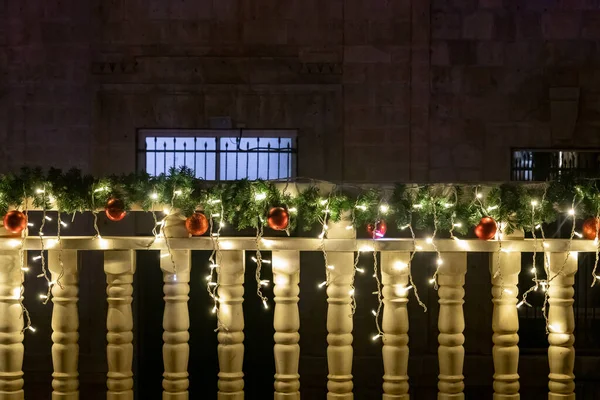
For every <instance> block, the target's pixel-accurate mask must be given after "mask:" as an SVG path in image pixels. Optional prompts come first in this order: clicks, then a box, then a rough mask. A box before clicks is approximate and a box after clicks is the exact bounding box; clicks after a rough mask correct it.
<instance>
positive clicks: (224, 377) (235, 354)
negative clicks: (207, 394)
mask: <svg viewBox="0 0 600 400" xmlns="http://www.w3.org/2000/svg"><path fill="white" fill-rule="evenodd" d="M221 254H222V256H221V259H220V262H219V264H220V265H219V273H220V278H219V280H220V284H219V288H218V291H217V292H218V297H219V302H220V307H219V311H218V317H219V321H220V322H221V323H222V324H223V327H222V328H221V329H220V330H219V333H218V335H217V339H218V341H219V344H218V346H217V353H218V356H219V382H218V385H219V393H218V399H219V400H242V399H243V398H244V372H243V371H242V367H243V364H244V310H243V308H242V303H243V301H244V270H245V259H244V252H243V251H223V252H222V253H221Z"/></svg>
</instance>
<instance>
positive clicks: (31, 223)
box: [27, 222, 35, 226]
mask: <svg viewBox="0 0 600 400" xmlns="http://www.w3.org/2000/svg"><path fill="white" fill-rule="evenodd" d="M27 226H35V225H34V224H33V222H28V223H27Z"/></svg>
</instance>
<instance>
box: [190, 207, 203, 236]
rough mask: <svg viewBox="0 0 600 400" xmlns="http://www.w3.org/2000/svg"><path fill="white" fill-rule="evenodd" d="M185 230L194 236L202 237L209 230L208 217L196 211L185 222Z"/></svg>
mask: <svg viewBox="0 0 600 400" xmlns="http://www.w3.org/2000/svg"><path fill="white" fill-rule="evenodd" d="M185 228H186V229H187V231H188V232H189V233H190V234H191V235H192V236H202V235H204V234H205V233H206V231H207V230H208V219H207V218H206V215H204V214H203V213H201V212H200V211H196V212H194V213H193V214H192V215H190V216H189V217H188V218H187V219H186V220H185Z"/></svg>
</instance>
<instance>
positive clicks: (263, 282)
mask: <svg viewBox="0 0 600 400" xmlns="http://www.w3.org/2000/svg"><path fill="white" fill-rule="evenodd" d="M269 283H271V281H269V280H266V279H263V280H261V281H260V286H269Z"/></svg>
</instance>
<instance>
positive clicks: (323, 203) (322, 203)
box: [319, 199, 329, 206]
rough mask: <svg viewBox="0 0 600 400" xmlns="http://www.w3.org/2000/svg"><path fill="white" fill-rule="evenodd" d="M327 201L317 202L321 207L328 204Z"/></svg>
mask: <svg viewBox="0 0 600 400" xmlns="http://www.w3.org/2000/svg"><path fill="white" fill-rule="evenodd" d="M328 201H329V200H327V199H323V200H321V201H320V202H319V204H321V205H322V206H324V205H325V204H327V202H328Z"/></svg>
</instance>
